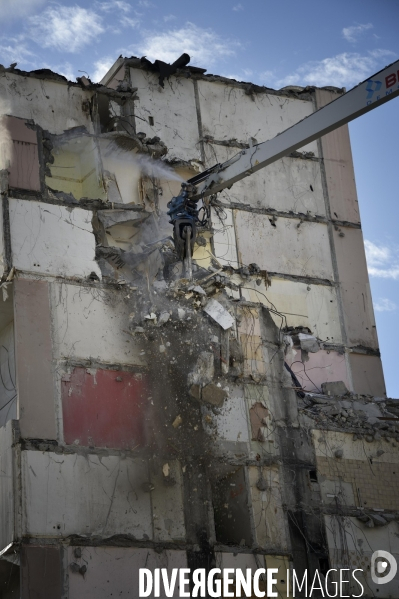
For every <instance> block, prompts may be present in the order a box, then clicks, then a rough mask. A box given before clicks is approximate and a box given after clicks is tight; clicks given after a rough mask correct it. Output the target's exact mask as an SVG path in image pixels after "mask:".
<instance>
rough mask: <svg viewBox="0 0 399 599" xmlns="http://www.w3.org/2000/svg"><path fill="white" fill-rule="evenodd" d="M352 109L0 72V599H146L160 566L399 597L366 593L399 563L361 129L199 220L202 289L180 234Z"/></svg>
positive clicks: (396, 435)
mask: <svg viewBox="0 0 399 599" xmlns="http://www.w3.org/2000/svg"><path fill="white" fill-rule="evenodd" d="M342 93H343V90H340V89H337V88H330V87H328V88H322V89H318V88H313V87H311V88H310V87H306V88H301V87H285V88H283V89H280V90H273V89H269V88H266V87H259V86H257V85H253V84H251V83H240V82H237V81H235V80H231V79H226V78H223V77H219V76H216V75H209V74H207V73H206V71H205V70H204V69H201V68H197V67H191V66H184V65H182V66H181V68H177V67H176V65H175V66H174V67H170V66H168V65H164V63H161V62H158V61H156V62H155V63H150V62H149V61H148V60H146V59H138V58H122V57H120V58H119V59H118V60H117V61H116V62H115V64H114V66H113V67H112V68H111V70H110V71H109V72H108V73H107V75H106V76H105V77H104V79H103V80H102V82H101V83H100V84H93V83H91V81H90V80H88V79H86V78H85V77H81V78H80V79H78V80H77V82H71V81H67V80H66V79H65V78H64V77H62V76H61V75H57V74H56V73H53V72H51V71H48V70H38V71H32V72H23V71H20V70H18V69H17V68H15V67H14V68H11V67H10V68H4V67H1V71H0V98H1V106H2V112H3V114H2V118H1V152H2V154H1V169H2V170H1V172H0V177H1V178H0V191H1V199H2V201H1V213H0V214H1V226H0V254H1V263H0V268H1V273H0V274H1V294H0V337H1V340H0V357H1V364H0V366H1V369H0V463H1V468H0V471H1V485H0V514H1V519H0V596H1V597H2V598H3V599H6V598H7V599H9V598H14V597H21V598H23V599H109V598H110V597H126V598H136V597H138V570H139V568H150V569H151V568H157V567H158V568H168V569H169V570H170V569H172V568H191V569H195V568H205V569H207V570H210V569H211V568H215V567H216V568H242V569H244V570H245V569H246V568H251V569H252V570H253V571H255V570H256V569H259V568H264V567H267V568H272V567H276V568H279V574H278V583H277V588H278V592H279V596H280V597H287V588H286V581H287V569H288V570H289V569H290V568H294V569H295V571H296V572H297V574H298V575H300V574H301V573H304V572H305V571H308V577H309V580H313V574H314V572H315V571H316V570H317V571H318V572H320V576H321V577H324V576H326V574H327V572H328V571H329V569H332V568H336V569H339V568H348V569H354V568H359V569H361V570H362V572H361V573H359V572H358V573H357V576H358V578H359V580H360V581H361V582H362V584H363V585H364V589H365V590H364V596H365V597H375V596H378V597H380V598H388V597H397V596H399V583H398V580H397V579H394V580H393V581H391V582H390V583H389V584H385V585H379V584H378V582H377V583H376V582H373V580H372V578H371V570H370V567H371V566H370V559H371V555H372V554H373V552H374V551H375V550H380V549H382V548H383V549H386V550H389V551H390V552H391V553H392V554H393V555H394V556H396V557H397V558H398V559H399V500H398V497H399V449H398V444H399V424H398V417H399V409H398V407H397V402H395V401H393V400H389V399H387V398H386V395H385V387H384V378H383V372H382V367H381V359H380V354H379V350H378V340H377V332H376V327H375V321H374V315H373V307H372V301H371V294H370V286H369V280H368V275H367V269H366V260H365V254H364V246H363V237H362V229H361V224H360V216H359V207H358V200H357V196H356V188H355V181H354V172H353V164H352V158H351V148H350V142H349V135H348V129H347V127H346V126H344V127H341V128H340V129H338V130H337V131H336V132H333V133H330V134H328V135H326V136H324V137H323V138H322V139H320V140H319V141H317V142H316V141H315V142H312V143H310V144H308V145H307V146H306V147H303V148H302V149H301V151H297V152H295V153H293V154H291V155H289V156H287V157H285V158H283V159H280V160H278V161H277V162H275V163H274V164H273V165H271V166H269V167H268V168H265V169H263V170H261V171H259V172H257V173H256V174H253V175H252V176H251V177H248V178H247V179H246V180H245V181H242V182H239V183H236V184H235V185H234V186H233V187H231V189H229V190H227V191H223V192H221V193H219V194H217V196H215V197H211V199H210V200H209V201H206V202H205V201H204V205H203V209H202V212H201V214H202V215H203V218H202V217H201V218H202V225H201V227H200V228H199V230H198V234H197V237H196V240H195V246H194V254H193V262H192V271H193V275H192V279H191V280H190V279H188V278H186V277H185V276H184V275H185V273H184V271H183V267H182V262H181V261H180V260H179V257H178V255H177V253H176V248H175V245H174V243H173V237H172V227H171V225H170V224H169V222H168V221H169V217H168V216H167V211H168V206H167V205H168V202H169V201H170V200H171V199H172V197H174V196H177V195H178V194H179V191H180V186H181V182H182V181H186V180H187V179H189V178H191V177H193V176H195V175H196V174H198V173H200V172H202V171H203V170H204V169H206V168H208V167H210V166H212V165H214V164H215V163H221V162H224V161H225V160H227V159H228V158H230V157H231V156H233V155H234V154H236V153H237V152H239V151H240V150H242V149H245V148H247V147H249V146H250V145H251V144H256V143H258V142H261V141H264V140H267V139H270V138H272V137H274V136H275V135H277V134H278V133H280V132H282V131H284V130H285V129H286V128H288V127H290V126H291V125H293V124H295V123H297V122H298V121H300V120H302V119H303V118H304V117H306V116H308V115H310V114H311V113H312V112H314V111H315V110H317V109H318V108H320V107H322V106H323V105H325V104H327V103H329V102H331V101H332V100H333V99H335V98H337V97H338V95H339V94H342ZM348 578H349V577H348ZM345 589H346V593H344V594H346V595H350V594H351V593H352V592H353V593H354V594H356V595H358V593H359V587H358V586H355V587H351V586H350V583H348V584H347V585H346V587H345V585H344V591H345ZM341 592H342V591H341ZM302 593H303V596H308V595H306V594H305V592H304V591H302ZM299 595H300V593H299ZM162 596H163V595H162ZM174 596H175V597H178V596H179V591H178V589H176V591H175V595H174ZM312 596H317V591H315V592H314V594H313V595H312Z"/></svg>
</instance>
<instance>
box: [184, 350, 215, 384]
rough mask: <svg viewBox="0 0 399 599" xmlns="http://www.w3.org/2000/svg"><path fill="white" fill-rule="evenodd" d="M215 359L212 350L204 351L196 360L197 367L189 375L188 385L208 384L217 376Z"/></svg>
mask: <svg viewBox="0 0 399 599" xmlns="http://www.w3.org/2000/svg"><path fill="white" fill-rule="evenodd" d="M214 362H215V360H214V355H213V353H211V352H206V351H202V352H201V353H200V354H199V356H198V358H197V361H196V364H195V368H194V370H193V371H192V372H190V374H189V375H188V386H189V387H191V386H192V385H201V386H204V385H207V384H208V383H210V382H211V381H212V380H213V378H214V376H215V363H214Z"/></svg>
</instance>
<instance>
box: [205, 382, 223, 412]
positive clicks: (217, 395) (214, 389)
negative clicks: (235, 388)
mask: <svg viewBox="0 0 399 599" xmlns="http://www.w3.org/2000/svg"><path fill="white" fill-rule="evenodd" d="M227 396H228V393H227V391H225V390H224V389H222V388H221V387H218V386H217V385H215V384H214V383H209V385H206V386H205V387H204V388H203V389H202V401H204V402H205V403H209V404H211V405H213V406H216V407H221V406H222V405H223V403H224V400H225V399H226V397H227Z"/></svg>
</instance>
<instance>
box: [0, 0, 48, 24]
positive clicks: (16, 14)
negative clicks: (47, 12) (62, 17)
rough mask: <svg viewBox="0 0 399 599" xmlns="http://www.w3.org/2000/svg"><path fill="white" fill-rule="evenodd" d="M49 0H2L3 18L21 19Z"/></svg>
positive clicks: (0, 7)
mask: <svg viewBox="0 0 399 599" xmlns="http://www.w3.org/2000/svg"><path fill="white" fill-rule="evenodd" d="M46 2H47V0H0V18H1V19H21V18H23V17H26V16H27V15H31V14H32V13H33V12H35V11H36V10H38V9H39V8H41V7H42V6H43V4H45V3H46Z"/></svg>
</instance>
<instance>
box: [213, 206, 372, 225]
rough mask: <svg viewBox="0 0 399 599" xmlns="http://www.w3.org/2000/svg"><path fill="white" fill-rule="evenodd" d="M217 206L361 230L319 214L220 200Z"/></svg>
mask: <svg viewBox="0 0 399 599" xmlns="http://www.w3.org/2000/svg"><path fill="white" fill-rule="evenodd" d="M217 205H218V206H221V207H222V208H227V209H230V210H242V211H244V212H252V213H253V214H265V215H267V216H269V215H270V216H275V217H279V216H280V217H281V218H293V219H299V220H301V221H306V222H311V223H322V224H327V223H329V222H331V223H332V224H333V225H335V226H340V227H348V228H350V229H361V225H360V223H357V222H350V221H343V220H337V219H331V220H330V219H328V218H327V217H326V216H321V215H319V214H305V213H304V212H293V211H292V210H289V211H284V210H276V209H275V208H257V207H255V206H251V205H250V204H243V203H238V202H229V203H226V202H222V201H220V200H218V204H217Z"/></svg>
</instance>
